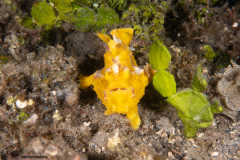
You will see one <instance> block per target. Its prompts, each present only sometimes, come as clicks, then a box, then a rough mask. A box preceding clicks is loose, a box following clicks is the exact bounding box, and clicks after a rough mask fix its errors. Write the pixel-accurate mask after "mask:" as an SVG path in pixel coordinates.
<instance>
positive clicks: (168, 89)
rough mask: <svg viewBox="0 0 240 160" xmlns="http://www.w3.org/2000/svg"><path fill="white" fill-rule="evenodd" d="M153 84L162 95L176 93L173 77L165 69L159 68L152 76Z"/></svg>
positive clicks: (167, 95)
mask: <svg viewBox="0 0 240 160" xmlns="http://www.w3.org/2000/svg"><path fill="white" fill-rule="evenodd" d="M153 86H154V88H155V89H156V90H157V91H158V92H159V93H160V94H161V95H162V96H163V97H171V96H172V95H173V94H175V93H176V82H175V80H174V77H173V75H171V74H170V73H169V72H167V71H165V70H159V71H158V72H157V73H156V74H155V75H154V76H153Z"/></svg>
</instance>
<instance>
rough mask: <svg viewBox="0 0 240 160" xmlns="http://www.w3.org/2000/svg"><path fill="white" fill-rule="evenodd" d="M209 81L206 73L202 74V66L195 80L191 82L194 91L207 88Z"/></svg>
mask: <svg viewBox="0 0 240 160" xmlns="http://www.w3.org/2000/svg"><path fill="white" fill-rule="evenodd" d="M207 85H208V84H207V81H206V78H205V77H204V75H203V74H202V66H199V67H198V68H197V71H196V74H195V77H194V80H193V82H192V84H191V86H192V89H193V90H194V91H198V92H202V91H204V90H205V89H206V88H207Z"/></svg>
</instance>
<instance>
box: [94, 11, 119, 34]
mask: <svg viewBox="0 0 240 160" xmlns="http://www.w3.org/2000/svg"><path fill="white" fill-rule="evenodd" d="M114 23H119V17H118V14H117V13H116V12H115V11H114V10H113V9H111V8H110V7H100V8H99V9H98V12H97V23H96V25H95V26H94V30H98V29H100V28H104V27H106V26H107V25H113V24H114Z"/></svg>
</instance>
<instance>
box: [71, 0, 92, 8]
mask: <svg viewBox="0 0 240 160" xmlns="http://www.w3.org/2000/svg"><path fill="white" fill-rule="evenodd" d="M73 2H74V3H76V4H78V5H81V6H88V7H91V6H92V5H93V2H94V1H93V0H73Z"/></svg>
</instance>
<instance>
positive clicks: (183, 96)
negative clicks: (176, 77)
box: [167, 89, 214, 138]
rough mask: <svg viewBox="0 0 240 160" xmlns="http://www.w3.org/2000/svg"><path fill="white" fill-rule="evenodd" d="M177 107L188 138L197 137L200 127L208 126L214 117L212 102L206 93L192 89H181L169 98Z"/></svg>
mask: <svg viewBox="0 0 240 160" xmlns="http://www.w3.org/2000/svg"><path fill="white" fill-rule="evenodd" d="M167 101H168V103H169V104H171V105H172V106H173V107H174V108H176V109H177V113H178V116H179V117H180V118H181V120H182V122H183V125H184V134H185V136H186V137H187V138H191V137H195V135H196V133H197V131H198V129H200V128H206V127H208V126H209V125H210V124H211V123H212V120H213V118H214V116H213V113H212V110H211V107H210V103H209V101H208V100H207V98H206V97H205V95H204V94H202V93H199V92H196V91H194V90H192V89H187V90H183V91H180V92H178V93H176V94H175V95H173V96H172V97H170V98H168V99H167Z"/></svg>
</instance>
